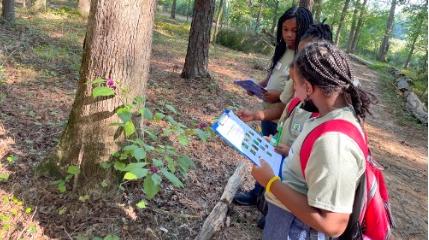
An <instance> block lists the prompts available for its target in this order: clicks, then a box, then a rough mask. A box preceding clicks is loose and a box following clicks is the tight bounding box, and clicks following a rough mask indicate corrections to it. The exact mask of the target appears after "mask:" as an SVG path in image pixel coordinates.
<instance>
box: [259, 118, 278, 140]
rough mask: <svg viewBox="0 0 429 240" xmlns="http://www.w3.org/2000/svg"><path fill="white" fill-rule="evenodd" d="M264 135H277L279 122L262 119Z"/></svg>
mask: <svg viewBox="0 0 429 240" xmlns="http://www.w3.org/2000/svg"><path fill="white" fill-rule="evenodd" d="M261 129H262V136H267V137H268V136H270V135H273V136H274V135H275V134H276V132H277V123H275V122H273V121H261Z"/></svg>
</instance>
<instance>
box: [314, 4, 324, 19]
mask: <svg viewBox="0 0 429 240" xmlns="http://www.w3.org/2000/svg"><path fill="white" fill-rule="evenodd" d="M322 4H323V1H322V0H314V14H313V15H314V22H316V23H320V16H321V15H322Z"/></svg>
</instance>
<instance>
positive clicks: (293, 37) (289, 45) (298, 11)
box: [234, 7, 313, 206]
mask: <svg viewBox="0 0 429 240" xmlns="http://www.w3.org/2000/svg"><path fill="white" fill-rule="evenodd" d="M312 23H313V16H312V14H311V12H310V11H309V10H308V9H306V8H303V7H291V8H289V9H288V10H286V12H285V13H284V14H283V15H282V16H281V17H280V19H279V21H278V23H277V35H276V48H275V50H274V55H273V57H272V62H271V67H270V69H269V74H268V77H267V78H266V79H265V80H264V81H262V82H260V83H259V85H260V86H261V87H263V88H265V89H266V90H267V92H266V93H265V96H264V103H263V108H264V109H266V110H268V109H273V108H280V109H281V110H280V114H279V116H280V115H281V112H282V111H283V109H284V104H283V103H282V102H280V98H279V97H280V95H281V94H282V92H284V93H283V95H284V96H285V97H284V98H285V99H287V101H286V103H287V102H288V101H289V100H290V99H291V98H292V96H293V84H292V81H290V80H289V64H290V63H291V62H292V61H293V58H294V56H295V52H296V51H297V47H298V43H299V41H300V39H301V36H302V35H303V34H304V33H305V31H306V30H307V29H308V27H309V26H310V25H311V24H312ZM249 94H250V93H249ZM250 95H251V94H250ZM277 119H278V117H277ZM261 129H262V135H263V136H270V135H274V134H275V133H276V129H277V123H276V122H275V119H267V120H262V121H261ZM261 192H262V188H261V187H260V186H259V185H257V184H256V185H255V188H254V189H252V190H251V191H249V192H239V193H237V194H236V196H235V197H234V202H235V203H236V204H239V205H247V206H249V205H255V204H256V199H257V196H258V195H260V194H261Z"/></svg>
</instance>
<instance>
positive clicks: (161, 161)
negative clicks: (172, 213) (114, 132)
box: [92, 78, 211, 209]
mask: <svg viewBox="0 0 429 240" xmlns="http://www.w3.org/2000/svg"><path fill="white" fill-rule="evenodd" d="M118 83H119V82H114V81H113V80H112V79H111V78H109V79H107V80H104V79H102V78H97V79H95V80H94V81H93V82H92V84H93V91H92V96H93V97H94V98H98V97H114V96H116V95H117V94H118V93H124V92H126V91H125V90H124V89H121V88H120V87H118V86H117V84H118ZM123 95H124V94H123ZM118 97H119V99H120V100H121V102H122V105H121V106H120V107H118V108H117V109H116V111H115V114H116V116H117V117H118V119H119V121H118V122H116V123H114V126H117V127H118V128H119V130H120V132H121V133H123V137H124V140H123V139H121V140H120V141H121V142H119V144H120V145H121V148H120V149H119V151H117V152H115V153H114V154H113V155H112V161H111V162H109V163H102V164H100V166H101V167H102V168H104V169H108V168H113V169H114V170H115V171H117V172H118V173H119V174H120V176H121V179H122V183H121V185H120V186H122V185H123V184H124V183H127V182H132V181H136V182H139V183H142V186H143V192H144V194H145V199H147V200H150V199H153V198H154V197H155V196H156V195H157V194H158V193H159V192H160V191H161V190H162V187H163V186H164V184H165V183H164V184H163V181H164V182H166V183H168V184H171V185H173V186H174V187H177V188H182V187H184V183H183V182H182V180H181V177H183V176H185V175H186V174H187V172H188V171H189V169H190V168H191V167H193V166H194V163H193V162H192V160H191V159H190V158H189V157H188V156H185V155H182V154H180V153H179V152H178V149H177V148H176V147H175V146H174V142H177V143H178V145H179V146H182V147H184V146H187V145H188V144H189V142H190V139H191V138H193V137H196V138H198V139H200V140H202V141H207V140H208V139H209V137H210V136H211V134H210V132H209V127H208V125H207V124H200V125H199V126H198V127H197V128H192V129H191V128H188V127H186V126H185V125H184V124H182V123H180V122H178V121H176V119H175V118H174V117H175V116H176V115H178V114H179V113H178V111H177V109H176V108H175V107H174V106H173V105H171V104H169V103H165V104H163V105H162V107H160V108H159V109H157V111H155V113H153V112H152V111H151V110H150V109H149V108H147V107H145V100H144V98H143V97H136V98H134V100H133V101H132V102H131V103H129V102H127V101H125V100H122V99H121V98H120V96H118ZM136 119H138V120H136ZM136 121H143V123H144V126H145V127H143V129H138V128H137V127H136ZM149 123H150V126H151V127H147V125H149ZM146 205H147V203H146V201H145V200H144V199H142V200H141V201H140V202H138V203H137V205H136V206H137V207H138V208H140V209H144V208H146Z"/></svg>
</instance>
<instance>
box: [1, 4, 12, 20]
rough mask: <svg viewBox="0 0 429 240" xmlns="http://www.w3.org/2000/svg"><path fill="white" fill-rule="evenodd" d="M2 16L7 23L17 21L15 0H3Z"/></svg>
mask: <svg viewBox="0 0 429 240" xmlns="http://www.w3.org/2000/svg"><path fill="white" fill-rule="evenodd" d="M2 4H3V5H2V13H1V16H2V18H3V20H4V21H6V22H7V23H10V24H13V23H14V22H15V0H3V1H2Z"/></svg>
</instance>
